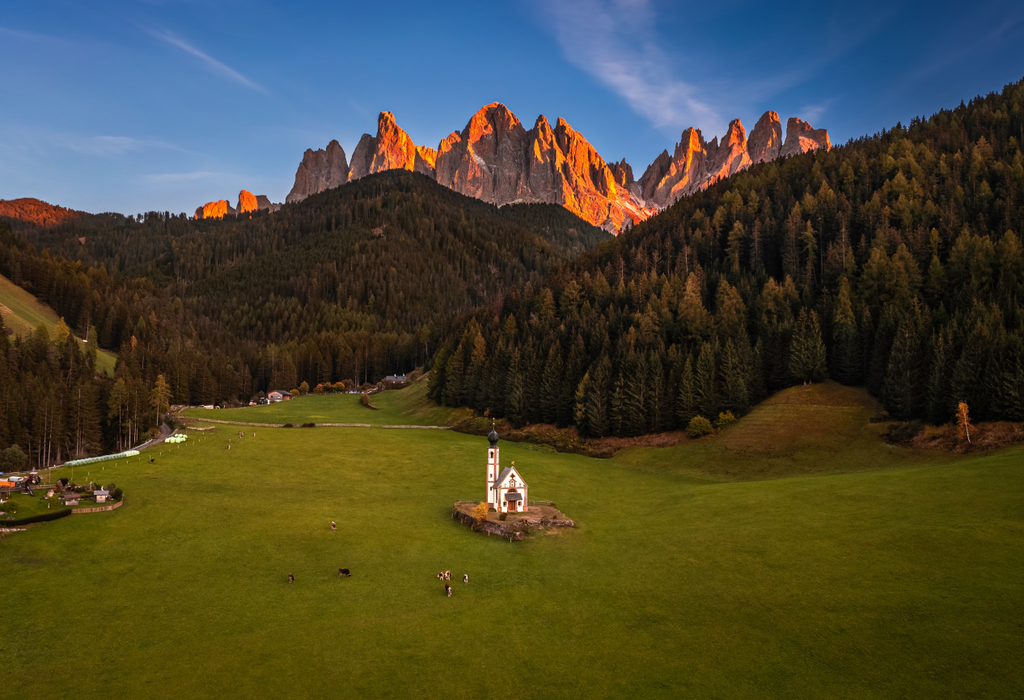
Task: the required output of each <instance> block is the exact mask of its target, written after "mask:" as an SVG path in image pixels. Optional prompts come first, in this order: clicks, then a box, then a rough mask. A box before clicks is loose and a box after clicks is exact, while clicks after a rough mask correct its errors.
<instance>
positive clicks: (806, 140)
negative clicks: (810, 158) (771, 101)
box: [781, 117, 832, 158]
mask: <svg viewBox="0 0 1024 700" xmlns="http://www.w3.org/2000/svg"><path fill="white" fill-rule="evenodd" d="M819 148H824V149H825V150H826V151H828V150H830V149H831V148H832V142H831V141H830V140H829V138H828V132H827V131H826V130H825V129H815V128H814V127H813V126H811V125H810V124H808V123H807V122H805V121H804V120H803V119H797V118H796V117H790V118H789V121H787V122H786V143H785V145H784V146H783V147H782V153H781V156H782V157H783V158H785V157H786V156H795V155H799V154H800V153H807V152H809V151H816V150H818V149H819Z"/></svg>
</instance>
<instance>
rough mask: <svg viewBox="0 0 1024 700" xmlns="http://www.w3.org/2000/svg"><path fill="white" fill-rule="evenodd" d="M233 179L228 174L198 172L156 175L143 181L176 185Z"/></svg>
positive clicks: (148, 176) (145, 177)
mask: <svg viewBox="0 0 1024 700" xmlns="http://www.w3.org/2000/svg"><path fill="white" fill-rule="evenodd" d="M228 177H233V176H232V175H229V174H227V173H212V172H207V171H196V172H192V173H156V174H153V175H146V176H144V177H143V179H144V180H145V181H146V182H153V183H158V184H165V183H175V182H194V181H195V180H211V179H215V178H228Z"/></svg>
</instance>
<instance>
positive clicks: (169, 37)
mask: <svg viewBox="0 0 1024 700" xmlns="http://www.w3.org/2000/svg"><path fill="white" fill-rule="evenodd" d="M146 31H147V32H149V34H150V35H151V36H153V37H155V38H157V39H159V40H160V41H163V42H164V43H167V44H170V45H171V46H174V47H176V48H179V49H181V50H182V51H184V52H185V53H187V54H190V55H192V56H194V57H196V58H198V59H199V60H200V61H202V62H203V63H204V64H206V67H207V68H209V69H210V70H211V71H212V72H213V73H215V74H217V75H219V76H221V77H222V78H226V79H227V80H230V81H232V82H235V83H238V84H239V85H244V86H245V87H247V88H249V89H250V90H255V91H256V92H261V93H263V94H264V95H267V94H269V93H268V92H267V89H266V88H265V87H263V86H262V85H260V84H259V83H257V82H255V81H252V80H249V79H248V78H246V77H245V76H244V75H242V74H241V73H239V72H238V71H236V70H235V69H234V68H231V67H230V66H228V65H225V64H224V63H221V62H220V61H218V60H217V59H215V58H213V57H212V56H210V55H209V54H206V53H204V52H202V51H200V50H199V49H197V48H196V47H195V46H192V44H190V43H188V42H187V41H185V40H184V39H182V38H180V37H178V36H175V35H174V34H172V33H171V32H168V31H156V30H153V29H147V30H146Z"/></svg>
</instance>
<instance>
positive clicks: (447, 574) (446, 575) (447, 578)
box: [444, 571, 452, 581]
mask: <svg viewBox="0 0 1024 700" xmlns="http://www.w3.org/2000/svg"><path fill="white" fill-rule="evenodd" d="M444 580H445V581H451V580H452V572H451V571H445V572H444Z"/></svg>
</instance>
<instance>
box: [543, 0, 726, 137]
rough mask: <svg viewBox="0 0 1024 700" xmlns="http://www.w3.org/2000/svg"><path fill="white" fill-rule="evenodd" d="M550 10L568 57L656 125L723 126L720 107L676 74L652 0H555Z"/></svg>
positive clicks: (681, 126)
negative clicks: (661, 38)
mask: <svg viewBox="0 0 1024 700" xmlns="http://www.w3.org/2000/svg"><path fill="white" fill-rule="evenodd" d="M545 7H546V9H547V12H549V13H551V14H550V16H553V18H554V20H555V36H556V38H557V40H558V43H559V45H560V46H561V48H562V51H563V53H564V54H565V57H566V58H567V59H568V60H569V61H570V62H571V63H573V64H574V65H575V66H577V67H579V68H581V69H582V70H584V71H586V72H587V73H589V74H590V75H592V76H594V77H595V78H596V79H597V80H599V81H600V82H602V83H604V84H605V85H606V86H608V87H609V88H611V89H612V90H613V91H615V92H616V93H617V94H618V95H619V96H621V97H622V98H623V99H625V100H626V102H627V103H628V104H629V106H630V107H631V108H632V109H633V111H635V112H637V113H638V114H640V115H641V116H643V117H646V118H647V119H648V120H649V121H650V122H651V124H653V125H654V126H655V127H656V128H663V127H674V128H683V127H684V126H689V125H692V124H701V125H705V126H710V127H718V126H719V125H721V124H722V119H721V116H720V115H719V113H718V110H717V109H716V108H715V107H714V106H712V105H711V104H709V103H708V102H707V101H706V100H704V99H702V98H701V97H700V95H699V91H698V89H697V88H696V86H694V85H693V84H692V83H688V82H686V81H683V80H680V79H678V78H677V77H675V75H673V73H672V71H671V70H670V68H669V66H671V64H672V62H671V61H670V60H669V57H668V56H667V55H666V52H665V51H664V50H663V49H661V47H660V46H658V44H657V41H656V38H655V33H654V31H653V23H654V11H653V9H652V7H651V5H650V3H649V2H648V0H552V1H551V2H550V3H546V4H545Z"/></svg>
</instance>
